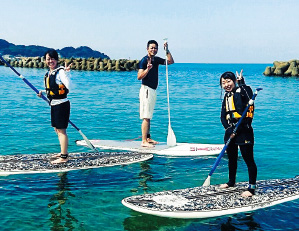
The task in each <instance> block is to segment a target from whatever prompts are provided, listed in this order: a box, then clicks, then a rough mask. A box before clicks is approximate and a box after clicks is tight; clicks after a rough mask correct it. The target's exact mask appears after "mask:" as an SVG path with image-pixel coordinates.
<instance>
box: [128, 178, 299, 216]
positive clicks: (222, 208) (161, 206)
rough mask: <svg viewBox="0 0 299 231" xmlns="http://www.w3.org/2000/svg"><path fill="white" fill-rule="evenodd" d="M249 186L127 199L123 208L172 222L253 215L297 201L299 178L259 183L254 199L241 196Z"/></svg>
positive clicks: (159, 193)
mask: <svg viewBox="0 0 299 231" xmlns="http://www.w3.org/2000/svg"><path fill="white" fill-rule="evenodd" d="M247 185H248V183H247V182H243V183H237V184H236V187H231V188H227V189H220V188H219V185H211V186H207V187H204V186H200V187H195V188H187V189H180V190H172V191H163V192H157V193H153V194H143V195H138V196H131V197H127V198H125V199H123V200H122V203H123V205H125V206H126V207H128V208H130V209H132V210H135V211H138V212H141V213H146V214H151V215H156V216H161V217H171V218H185V219H188V218H207V217H216V216H222V215H228V214H234V213H239V212H248V211H254V210H256V209H260V208H266V207H269V206H273V205H276V204H280V203H283V202H286V201H291V200H295V199H298V198H299V176H296V177H295V178H290V179H274V180H261V181H258V182H257V189H256V193H255V195H254V196H253V197H249V198H243V197H241V193H242V192H244V191H245V190H246V188H247Z"/></svg>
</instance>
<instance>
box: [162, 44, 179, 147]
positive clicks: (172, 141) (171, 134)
mask: <svg viewBox="0 0 299 231" xmlns="http://www.w3.org/2000/svg"><path fill="white" fill-rule="evenodd" d="M163 40H164V43H166V42H167V38H165V39H163ZM165 52H166V61H165V65H166V86H167V105H168V135H167V145H168V146H175V145H176V137H175V135H174V132H173V130H172V128H171V123H170V106H169V86H168V61H167V60H168V58H167V49H166V50H165Z"/></svg>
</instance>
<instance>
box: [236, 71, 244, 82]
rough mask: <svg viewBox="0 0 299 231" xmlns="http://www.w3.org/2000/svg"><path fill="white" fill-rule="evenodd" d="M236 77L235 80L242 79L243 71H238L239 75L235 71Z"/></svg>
mask: <svg viewBox="0 0 299 231" xmlns="http://www.w3.org/2000/svg"><path fill="white" fill-rule="evenodd" d="M236 75H237V80H238V81H239V80H241V79H242V78H243V69H242V70H241V71H240V74H239V73H238V71H236Z"/></svg>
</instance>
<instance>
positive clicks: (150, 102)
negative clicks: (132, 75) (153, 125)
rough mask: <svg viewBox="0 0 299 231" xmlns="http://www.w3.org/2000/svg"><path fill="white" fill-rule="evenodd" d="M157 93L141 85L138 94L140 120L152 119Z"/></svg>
mask: <svg viewBox="0 0 299 231" xmlns="http://www.w3.org/2000/svg"><path fill="white" fill-rule="evenodd" d="M156 98H157V92H156V90H154V89H152V88H150V87H148V86H145V85H141V88H140V92H139V100H140V119H152V118H153V114H154V108H155V105H156Z"/></svg>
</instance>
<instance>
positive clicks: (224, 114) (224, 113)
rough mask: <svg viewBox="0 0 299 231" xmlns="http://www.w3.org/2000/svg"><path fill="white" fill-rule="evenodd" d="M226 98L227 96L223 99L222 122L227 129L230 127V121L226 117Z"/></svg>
mask: <svg viewBox="0 0 299 231" xmlns="http://www.w3.org/2000/svg"><path fill="white" fill-rule="evenodd" d="M225 99H226V97H225V96H224V99H223V101H222V107H221V117H220V118H221V123H222V126H223V127H224V128H225V129H227V128H228V127H229V124H228V121H227V119H226V108H225Z"/></svg>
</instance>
